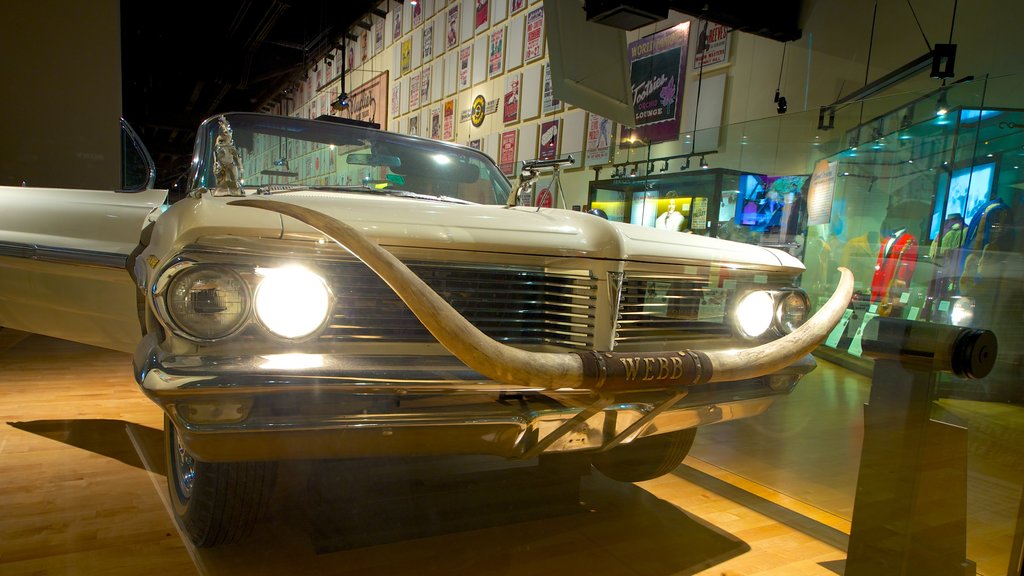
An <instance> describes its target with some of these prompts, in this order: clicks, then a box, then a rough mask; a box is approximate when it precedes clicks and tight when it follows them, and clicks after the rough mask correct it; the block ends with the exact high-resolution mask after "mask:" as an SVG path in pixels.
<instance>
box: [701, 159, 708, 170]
mask: <svg viewBox="0 0 1024 576" xmlns="http://www.w3.org/2000/svg"><path fill="white" fill-rule="evenodd" d="M700 167H701V169H703V170H707V169H708V161H707V160H705V159H704V157H703V156H701V157H700Z"/></svg>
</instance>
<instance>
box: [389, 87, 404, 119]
mask: <svg viewBox="0 0 1024 576" xmlns="http://www.w3.org/2000/svg"><path fill="white" fill-rule="evenodd" d="M401 108H402V82H401V81H398V82H395V85H394V86H392V87H391V117H392V118H394V117H395V116H398V111H399V110H400V109H401Z"/></svg>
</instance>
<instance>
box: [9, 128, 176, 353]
mask: <svg viewBox="0 0 1024 576" xmlns="http://www.w3.org/2000/svg"><path fill="white" fill-rule="evenodd" d="M121 130H122V136H121V152H122V153H121V158H120V164H121V168H120V170H121V172H120V176H121V189H118V190H73V189H65V188H45V187H27V186H0V327H6V328H13V329H16V330H22V331H25V332H31V333H35V334H43V335H46V336H53V337H56V338H63V339H66V340H73V341H76V342H82V343H86V344H91V345H95V346H101V347H105V348H111V349H115V350H123V351H133V350H134V348H135V345H136V343H137V342H138V340H139V339H140V338H141V328H140V325H139V316H138V311H137V298H136V288H135V286H134V283H133V281H132V278H131V276H130V275H129V273H128V268H127V261H128V259H129V256H130V255H131V253H132V251H133V250H135V248H136V247H137V246H138V244H139V238H140V234H141V232H142V229H143V228H144V226H145V224H146V222H147V219H148V218H149V217H150V216H151V215H154V216H155V215H156V214H159V211H160V209H161V206H163V204H164V202H165V199H166V197H167V192H166V191H165V190H155V189H153V182H154V174H155V172H154V168H153V161H152V160H151V159H150V157H149V154H148V153H147V152H146V150H145V147H143V146H142V143H141V141H140V140H139V139H138V137H137V136H136V135H135V133H134V132H133V131H132V129H131V127H129V126H128V124H127V123H125V122H124V121H123V120H122V127H121Z"/></svg>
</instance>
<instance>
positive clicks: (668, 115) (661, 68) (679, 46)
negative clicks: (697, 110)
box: [628, 22, 690, 144]
mask: <svg viewBox="0 0 1024 576" xmlns="http://www.w3.org/2000/svg"><path fill="white" fill-rule="evenodd" d="M689 36H690V23H689V22H684V23H682V24H679V25H678V26H673V27H672V28H669V29H668V30H663V31H661V32H658V33H657V34H652V35H651V36H647V37H645V38H641V39H640V40H636V41H634V42H630V43H629V46H628V50H629V54H630V66H629V76H630V83H631V84H632V87H633V112H634V113H635V114H636V128H632V129H630V134H631V135H632V136H635V137H636V138H639V139H641V140H643V141H644V142H647V143H652V144H653V143H655V142H665V141H667V140H675V139H677V138H679V124H680V120H681V117H682V106H681V104H682V101H683V78H684V72H685V67H686V50H687V48H688V43H687V40H688V39H689Z"/></svg>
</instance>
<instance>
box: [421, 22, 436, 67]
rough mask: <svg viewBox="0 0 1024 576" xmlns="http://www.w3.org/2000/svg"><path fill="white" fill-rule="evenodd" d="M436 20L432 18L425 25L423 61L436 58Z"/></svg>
mask: <svg viewBox="0 0 1024 576" xmlns="http://www.w3.org/2000/svg"><path fill="white" fill-rule="evenodd" d="M434 22H436V20H431V21H430V22H427V23H426V24H424V25H423V61H424V62H429V61H430V60H432V59H433V58H434Z"/></svg>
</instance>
